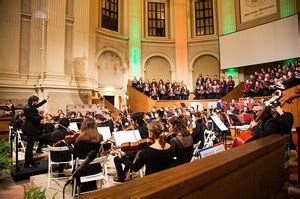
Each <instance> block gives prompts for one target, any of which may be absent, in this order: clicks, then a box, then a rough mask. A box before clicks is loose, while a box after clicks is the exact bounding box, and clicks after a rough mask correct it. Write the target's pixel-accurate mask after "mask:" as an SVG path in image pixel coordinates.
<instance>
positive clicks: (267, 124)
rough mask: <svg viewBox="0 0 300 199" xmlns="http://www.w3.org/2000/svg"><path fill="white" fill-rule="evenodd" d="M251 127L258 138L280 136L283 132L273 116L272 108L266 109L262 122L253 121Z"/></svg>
mask: <svg viewBox="0 0 300 199" xmlns="http://www.w3.org/2000/svg"><path fill="white" fill-rule="evenodd" d="M250 127H251V128H252V130H253V132H254V133H255V135H256V136H257V137H258V138H261V137H265V136H268V135H271V134H280V132H281V125H280V123H279V121H278V120H276V119H275V118H274V117H273V116H272V113H271V108H270V107H266V108H265V111H263V113H262V116H261V119H260V121H258V122H255V121H252V122H251V123H250Z"/></svg>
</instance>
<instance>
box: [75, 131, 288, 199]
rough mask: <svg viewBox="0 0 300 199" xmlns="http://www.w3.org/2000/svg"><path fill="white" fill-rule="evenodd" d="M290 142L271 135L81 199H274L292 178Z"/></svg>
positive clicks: (86, 195)
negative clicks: (287, 145) (288, 161)
mask: <svg viewBox="0 0 300 199" xmlns="http://www.w3.org/2000/svg"><path fill="white" fill-rule="evenodd" d="M288 141H289V137H288V136H281V135H270V136H268V137H265V138H262V139H259V140H256V141H253V142H250V143H248V144H245V145H242V146H239V147H236V148H233V149H229V150H227V151H225V152H221V153H219V154H216V155H213V156H209V157H206V158H203V159H201V160H196V161H193V162H191V163H187V164H184V165H180V166H178V167H174V168H171V169H168V170H165V171H162V172H158V173H155V174H152V175H148V176H145V177H143V178H138V179H135V180H132V181H129V182H125V183H124V184H122V185H117V186H113V187H110V188H107V189H102V190H98V191H96V192H93V193H88V194H85V195H83V196H82V197H81V198H83V199H85V198H86V199H87V198H89V199H96V198H153V199H154V198H155V199H160V198H231V199H232V198H246V199H247V198H249V199H250V198H251V199H252V198H274V196H276V194H277V193H278V192H279V191H280V190H281V188H282V186H283V184H284V182H285V181H286V180H288V178H289V167H285V161H286V160H287V159H286V157H288V156H286V155H287V154H288V153H289V151H288V150H286V148H285V146H286V144H287V143H288Z"/></svg>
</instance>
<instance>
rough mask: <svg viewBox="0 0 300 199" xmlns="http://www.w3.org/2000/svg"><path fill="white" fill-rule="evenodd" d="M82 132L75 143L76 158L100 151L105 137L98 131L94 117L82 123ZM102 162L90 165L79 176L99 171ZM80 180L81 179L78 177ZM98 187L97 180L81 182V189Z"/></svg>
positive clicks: (88, 189) (83, 157)
mask: <svg viewBox="0 0 300 199" xmlns="http://www.w3.org/2000/svg"><path fill="white" fill-rule="evenodd" d="M80 131H81V133H80V135H79V136H78V137H77V139H76V141H75V143H74V152H73V153H74V158H79V159H85V158H86V157H87V155H88V154H89V153H90V152H91V151H93V150H95V151H97V152H99V149H100V146H101V141H102V140H103V137H102V135H101V134H99V133H98V131H97V127H96V122H95V120H94V119H92V118H86V119H84V120H83V122H82V124H81V129H80ZM101 169H102V168H101V165H100V164H94V165H88V166H87V167H86V168H85V169H84V170H82V172H81V173H80V174H79V176H87V175H92V174H96V173H99V172H100V171H101ZM77 180H79V179H77ZM95 189H97V184H96V181H91V182H86V183H82V184H81V191H82V192H86V191H91V190H95Z"/></svg>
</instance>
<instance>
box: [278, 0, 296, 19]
mask: <svg viewBox="0 0 300 199" xmlns="http://www.w3.org/2000/svg"><path fill="white" fill-rule="evenodd" d="M298 2H299V1H298ZM279 5H280V18H284V17H288V16H291V15H293V14H295V13H296V12H297V3H296V0H280V3H279Z"/></svg>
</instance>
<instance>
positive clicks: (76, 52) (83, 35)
mask: <svg viewBox="0 0 300 199" xmlns="http://www.w3.org/2000/svg"><path fill="white" fill-rule="evenodd" d="M89 9H90V1H86V0H74V35H73V41H74V43H73V56H74V61H73V69H74V76H75V79H77V80H78V81H79V80H86V79H88V54H89ZM76 83H77V85H78V83H79V82H76Z"/></svg>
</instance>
